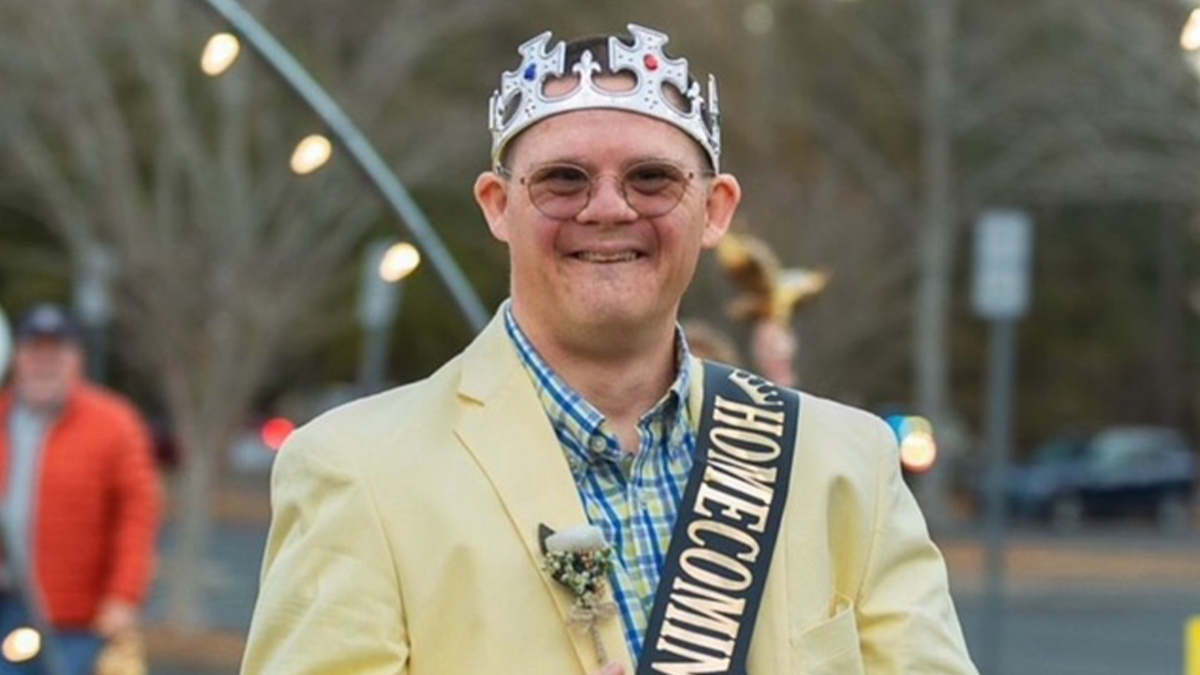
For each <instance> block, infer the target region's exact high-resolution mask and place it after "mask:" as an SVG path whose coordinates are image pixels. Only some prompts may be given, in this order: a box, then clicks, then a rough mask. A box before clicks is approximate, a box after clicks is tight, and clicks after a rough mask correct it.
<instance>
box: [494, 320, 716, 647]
mask: <svg viewBox="0 0 1200 675" xmlns="http://www.w3.org/2000/svg"><path fill="white" fill-rule="evenodd" d="M504 322H505V326H506V327H507V328H508V334H509V336H510V337H511V338H512V341H513V343H514V344H515V345H516V347H517V352H518V353H519V354H520V355H521V362H522V363H523V364H524V366H525V369H526V371H528V373H529V376H530V378H531V379H532V380H533V384H534V387H535V388H536V389H537V393H538V397H539V398H540V399H541V401H542V405H543V406H544V407H545V409H546V415H547V416H549V418H550V423H551V424H552V426H553V427H554V432H555V434H557V435H558V441H559V443H561V444H562V448H563V452H564V453H566V456H567V463H568V464H569V465H570V467H571V473H572V474H573V475H574V477H575V485H576V486H577V487H578V488H579V496H580V497H581V498H582V499H583V507H584V511H585V512H586V513H587V516H588V520H589V521H591V523H592V524H593V525H596V526H597V527H599V528H600V529H601V530H603V531H604V537H605V540H606V541H608V542H609V543H610V544H612V545H613V548H614V549H615V552H616V565H615V566H614V568H615V569H614V572H613V577H612V583H613V595H614V597H615V599H616V602H617V607H618V608H619V610H620V612H621V619H622V622H623V624H624V626H625V641H626V642H627V643H628V645H629V651H630V652H631V654H632V655H633V658H634V660H635V661H636V660H637V658H638V656H639V655H640V654H641V651H642V641H643V640H644V639H645V633H646V624H647V623H648V622H649V619H650V612H651V610H652V609H653V608H654V596H655V592H656V591H657V590H658V580H659V577H660V576H661V574H662V568H663V563H664V561H665V560H666V556H667V547H668V545H669V544H670V541H671V530H672V529H673V528H674V527H675V516H676V514H677V513H678V508H679V501H680V499H681V498H682V497H683V491H684V488H685V487H686V486H687V479H688V475H689V473H690V472H691V470H692V463H693V459H694V455H695V450H696V434H695V432H694V431H693V429H692V425H691V421H690V420H689V414H688V395H689V394H688V392H689V388H690V387H689V384H690V382H691V378H692V372H691V370H692V369H691V359H690V352H689V350H688V346H687V340H686V339H684V337H683V332H682V331H678V332H677V335H678V336H679V337H678V343H677V345H678V346H677V348H676V349H677V352H676V363H677V364H678V370H679V375H678V376H677V377H676V378H675V382H674V384H672V385H671V389H670V391H668V392H667V394H666V396H664V397H663V398H662V400H660V401H659V402H658V404H657V405H655V406H654V408H652V409H651V410H650V411H649V412H647V413H646V414H645V415H643V416H642V418H641V420H639V421H638V429H639V431H640V432H641V433H640V436H641V444H640V446H639V447H638V448H637V452H633V453H630V452H623V451H622V449H621V447H620V444H619V442H618V440H617V437H616V435H615V434H614V433H613V430H612V428H611V427H610V425H609V424H608V422H607V421H605V418H604V415H603V414H602V413H601V412H600V411H599V410H597V409H596V408H595V406H593V405H592V404H591V403H588V402H587V401H586V400H584V398H583V397H582V396H581V395H580V394H579V393H578V392H576V391H575V390H574V389H572V388H571V387H570V386H569V385H568V384H567V383H566V382H564V381H563V380H562V379H561V378H560V377H559V376H558V375H557V374H555V372H554V371H553V370H552V369H551V368H550V366H549V365H548V364H547V363H546V362H545V361H544V360H543V359H542V357H541V356H540V355H539V354H538V352H537V349H536V348H534V346H533V344H532V343H530V342H529V339H528V338H527V337H526V336H525V334H524V333H523V332H521V328H520V327H519V326H518V325H517V321H516V319H515V318H514V317H513V313H512V308H511V307H508V308H506V309H505V312H504Z"/></svg>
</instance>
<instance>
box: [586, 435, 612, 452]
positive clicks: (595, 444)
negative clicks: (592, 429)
mask: <svg viewBox="0 0 1200 675" xmlns="http://www.w3.org/2000/svg"><path fill="white" fill-rule="evenodd" d="M588 447H589V448H591V450H592V452H594V453H596V454H597V455H599V454H600V453H602V452H604V451H605V450H607V449H608V441H606V440H604V437H603V436H592V439H591V440H590V441H588Z"/></svg>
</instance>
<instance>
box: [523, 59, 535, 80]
mask: <svg viewBox="0 0 1200 675" xmlns="http://www.w3.org/2000/svg"><path fill="white" fill-rule="evenodd" d="M535 78H537V64H536V63H531V64H529V67H528V68H526V69H525V81H526V82H533V80H534V79H535Z"/></svg>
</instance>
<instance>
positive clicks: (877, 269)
mask: <svg viewBox="0 0 1200 675" xmlns="http://www.w3.org/2000/svg"><path fill="white" fill-rule="evenodd" d="M242 4H243V5H244V7H245V8H246V9H247V10H249V11H250V12H251V13H252V14H253V15H254V16H255V17H257V19H258V20H259V21H261V23H262V24H263V25H264V26H265V28H266V29H267V30H268V31H269V32H270V33H271V34H273V35H274V37H275V38H276V39H277V40H278V41H279V42H280V43H281V44H282V45H283V46H284V47H285V48H286V49H287V50H289V51H291V52H292V53H293V54H294V56H295V57H296V59H297V60H298V61H299V62H300V63H301V64H303V66H304V68H306V69H307V71H308V72H309V73H310V74H311V76H312V78H314V79H315V81H316V82H318V83H319V84H320V85H321V86H322V87H324V88H325V90H327V92H328V94H329V95H330V96H331V98H332V99H333V100H334V101H336V102H337V104H338V105H339V106H341V109H342V110H344V112H345V114H346V116H347V117H348V118H349V119H350V120H352V121H353V123H354V124H356V125H357V127H358V128H359V129H360V130H361V131H362V133H363V135H364V136H365V138H366V139H367V140H369V142H370V144H372V145H373V146H374V148H375V150H377V151H378V153H379V155H380V156H381V157H382V158H383V160H384V162H385V164H386V166H387V167H388V168H390V169H391V171H392V172H394V174H395V177H396V178H397V179H398V180H399V182H400V184H402V185H403V186H404V187H405V188H406V189H407V190H408V191H409V193H410V194H411V196H412V198H413V199H414V200H415V203H416V204H418V205H419V208H420V209H421V211H422V212H423V213H424V215H425V216H426V217H427V218H428V221H429V223H430V224H431V226H432V230H433V231H434V232H435V233H436V235H437V237H438V238H439V239H440V241H442V242H444V243H445V246H446V248H447V250H448V252H449V254H450V256H452V258H453V260H454V261H456V263H457V265H458V266H459V267H460V268H461V270H462V272H463V274H464V275H465V277H464V278H465V280H466V282H467V283H468V284H469V286H470V288H471V289H472V292H473V293H474V294H476V295H477V296H478V298H479V300H480V301H481V302H482V305H483V306H484V307H486V309H487V311H488V312H490V311H492V310H493V309H494V308H495V307H496V306H497V305H498V304H499V302H500V301H501V300H502V299H503V298H504V297H505V296H506V294H507V265H506V252H505V250H504V248H503V247H502V246H500V245H499V244H497V243H496V242H494V241H493V240H492V239H491V237H490V236H489V234H488V232H487V230H486V226H485V224H484V222H483V219H482V217H481V215H480V214H479V212H478V211H477V209H476V207H475V205H474V203H473V200H472V198H471V191H470V186H471V184H472V181H473V180H474V177H475V175H476V174H477V173H478V172H479V171H481V170H483V169H486V168H487V163H488V149H489V147H490V146H489V136H488V133H487V129H486V103H487V97H488V96H489V95H490V93H491V91H492V89H494V88H495V87H496V86H497V85H498V83H499V74H500V72H501V71H502V70H505V69H510V68H515V67H516V65H517V58H516V51H515V47H516V45H518V44H519V43H520V42H522V41H524V40H525V39H527V38H529V37H531V36H532V35H535V34H536V33H538V32H540V31H542V30H546V29H550V30H553V31H554V33H555V34H556V36H578V35H582V34H589V33H596V32H610V31H617V30H621V29H623V27H624V25H625V24H626V23H627V22H629V21H636V22H639V23H644V24H647V25H649V26H653V27H656V28H659V29H661V30H664V31H666V32H667V33H669V34H670V36H671V43H670V44H669V45H668V47H667V49H668V52H670V53H673V54H678V55H686V56H687V57H688V58H689V60H690V62H691V66H692V68H693V72H700V73H708V72H712V73H715V74H716V75H717V77H718V79H719V82H720V86H721V99H720V100H721V112H722V116H723V122H724V124H723V126H724V140H725V146H726V148H725V160H724V161H725V168H726V169H727V170H729V171H731V172H733V173H735V174H736V175H738V177H739V178H740V179H741V181H742V185H743V187H744V188H745V190H746V195H745V201H744V206H743V210H742V212H741V213H742V220H741V222H740V223H739V229H740V232H741V233H742V234H744V235H747V236H750V237H753V238H755V239H756V240H758V241H760V242H762V243H763V244H764V245H765V247H767V248H768V249H769V250H770V251H771V253H772V254H773V256H774V257H775V259H776V261H775V262H776V263H777V265H778V266H781V267H782V268H785V270H809V271H813V272H814V273H818V274H820V275H821V276H822V279H823V283H822V286H821V288H820V289H819V293H817V292H816V291H814V292H813V293H812V294H810V295H806V296H805V297H804V298H803V300H800V301H798V302H797V303H796V304H797V305H799V307H798V310H796V311H795V312H794V313H789V314H787V317H786V321H785V326H786V328H787V330H788V331H789V333H790V334H791V336H792V337H793V339H794V340H795V341H796V345H797V349H796V352H795V356H794V359H790V363H789V366H790V367H791V369H792V372H793V373H794V375H795V377H796V379H797V381H798V382H799V384H800V386H802V387H803V388H804V389H806V390H808V391H811V392H814V393H816V394H819V395H822V396H828V397H832V398H836V399H840V400H843V401H847V402H850V403H853V404H856V405H859V406H863V407H866V408H868V409H870V410H873V411H875V412H876V413H878V414H880V415H883V416H885V417H888V418H889V420H890V421H892V422H893V424H894V427H895V428H896V430H897V436H898V439H899V440H900V441H901V442H903V443H904V445H905V448H906V461H907V466H908V467H909V471H908V474H907V477H908V478H909V480H910V481H911V484H912V486H913V487H914V490H915V491H916V492H917V494H918V496H919V498H920V500H921V501H922V503H923V505H924V507H925V509H926V512H927V514H928V517H929V520H930V523H931V527H932V528H933V531H934V534H935V538H937V539H938V541H939V543H941V544H942V546H943V547H944V549H945V551H946V554H947V558H948V562H949V563H950V572H951V581H952V584H953V585H954V587H955V589H956V592H957V597H958V600H959V606H960V613H961V614H962V618H963V621H964V624H965V626H966V629H967V633H968V639H969V641H970V642H971V645H972V647H973V649H974V650H975V651H976V653H977V655H979V658H980V661H981V663H980V665H981V669H982V670H984V675H1000V674H1001V673H1014V674H1015V673H1039V674H1046V675H1068V674H1075V673H1089V675H1142V674H1158V673H1163V674H1177V673H1180V672H1184V667H1185V653H1186V650H1187V644H1186V643H1187V640H1186V639H1185V624H1186V622H1187V620H1188V618H1189V617H1191V616H1193V615H1200V531H1198V529H1197V528H1198V527H1200V518H1198V517H1197V516H1198V509H1197V497H1196V491H1195V490H1194V484H1195V480H1196V468H1195V466H1196V450H1195V447H1196V444H1197V442H1198V441H1200V414H1198V413H1200V349H1198V348H1197V347H1198V346H1200V345H1198V340H1200V320H1198V319H1200V316H1198V313H1200V266H1198V265H1197V262H1198V260H1200V220H1198V219H1197V214H1198V211H1197V206H1198V205H1200V57H1197V56H1196V55H1195V54H1194V50H1197V49H1200V19H1191V18H1190V17H1192V12H1193V9H1194V6H1195V5H1194V4H1193V3H1192V2H1190V1H1184V0H1137V2H1129V1H1128V0H1005V1H1004V2H996V1H994V0H886V1H885V0H676V1H674V2H644V1H642V2H632V1H626V0H611V1H609V2H604V3H587V4H583V3H566V2H556V1H550V0H543V1H538V0H526V1H522V2H517V1H516V0H488V1H487V2H476V1H471V0H436V1H435V0H391V1H389V2H382V1H379V0H341V1H340V2H333V1H331V0H289V1H288V2H275V1H271V0H244V2H243V3H242ZM222 32H226V33H230V35H228V36H226V37H224V38H218V39H217V40H215V41H214V40H213V36H214V35H215V34H218V33H222ZM238 38H244V36H241V35H238V31H236V30H233V28H232V27H231V25H230V24H229V23H228V22H227V21H226V20H224V19H222V18H221V17H220V16H219V15H218V14H217V13H215V12H213V11H211V9H210V7H209V6H208V4H207V3H206V2H204V1H202V0H40V1H38V2H26V1H21V0H3V2H0V148H3V152H0V308H3V310H4V311H5V312H6V313H7V314H8V316H9V317H13V316H16V315H17V314H19V313H20V312H21V311H22V310H23V309H24V308H27V307H29V306H31V305H32V304H33V303H35V302H38V301H44V300H54V301H59V302H63V303H66V304H69V305H71V306H73V307H74V309H75V311H76V314H77V316H78V318H79V319H80V320H81V322H82V323H83V325H84V327H85V329H86V334H87V345H88V348H89V372H90V373H91V374H92V376H93V378H94V379H96V380H98V381H100V382H103V383H104V384H106V385H107V386H110V387H112V388H114V389H117V390H118V391H121V392H123V393H125V394H127V395H129V396H131V397H133V398H134V400H136V401H137V402H138V404H139V405H140V406H141V408H142V410H143V412H144V413H145V414H146V416H147V417H148V419H150V420H151V421H152V422H153V424H154V427H155V430H156V433H157V434H158V450H159V459H160V461H161V464H162V467H163V470H164V472H166V475H167V476H168V477H169V499H170V506H171V511H170V524H169V527H168V529H167V531H166V533H165V535H164V537H163V540H162V549H163V553H164V556H165V562H164V565H163V568H162V573H161V575H160V580H159V582H158V587H157V590H156V594H155V597H154V600H153V602H152V604H151V608H150V613H149V626H148V630H147V645H148V648H149V653H150V658H151V665H152V668H151V670H152V672H159V673H164V674H167V675H170V674H172V673H175V674H178V675H185V674H188V673H232V672H235V671H236V669H237V663H238V659H239V657H240V650H241V645H242V642H241V640H242V638H243V637H244V633H245V629H246V626H247V625H248V622H249V616H250V611H251V609H252V605H253V599H254V594H255V589H256V577H257V574H258V566H259V563H260V560H261V548H262V543H263V538H264V536H265V532H266V523H267V519H268V518H269V507H268V504H267V500H266V486H267V475H268V471H269V468H270V464H271V461H272V457H273V452H274V450H273V448H277V447H278V446H279V444H280V442H281V440H282V438H284V437H286V434H287V433H288V431H289V429H290V428H291V426H292V425H294V424H301V423H303V422H305V421H307V420H308V419H311V418H312V417H313V416H314V415H316V414H318V413H319V412H320V411H322V410H324V409H327V408H328V407H330V406H332V405H335V404H337V403H339V402H341V401H344V400H347V399H348V398H350V397H352V396H354V395H357V394H359V393H362V392H366V391H373V390H377V389H379V388H381V387H383V386H389V385H392V384H398V383H404V382H409V381H412V380H414V379H418V378H420V377H423V376H425V375H427V374H429V373H430V372H432V371H433V370H434V369H435V368H436V367H437V366H438V365H440V364H441V363H442V362H444V361H445V360H446V359H448V358H449V357H451V356H452V355H453V354H455V353H456V352H457V351H458V350H460V349H461V348H462V347H463V346H465V345H466V344H467V342H468V341H469V340H470V339H471V337H472V336H473V335H474V333H475V330H476V328H477V326H476V325H475V324H474V323H473V321H472V320H471V319H470V318H469V315H468V314H465V313H464V312H462V311H460V305H459V303H458V302H457V300H456V299H455V298H454V297H453V296H452V294H451V293H450V292H449V290H448V289H447V286H446V285H445V284H443V283H442V281H441V279H440V275H439V274H438V273H435V270H434V267H433V266H431V265H430V264H428V260H427V258H423V257H422V256H423V255H424V254H425V253H426V251H425V250H423V247H422V246H419V245H418V246H416V247H415V248H411V249H408V248H405V249H392V248H391V247H392V246H393V245H394V244H397V243H400V242H406V243H410V242H413V241H414V237H413V236H412V230H411V223H410V222H406V220H405V219H404V218H401V217H399V216H398V215H397V214H396V212H395V211H394V210H393V209H392V208H390V207H389V203H388V201H387V200H386V199H384V198H383V197H381V195H380V192H379V190H378V189H376V187H374V186H373V185H372V183H371V181H369V180H368V179H367V178H366V176H365V175H364V173H363V172H362V171H361V170H360V169H359V168H358V167H357V166H356V165H355V163H354V162H353V161H351V157H350V153H348V152H347V150H346V147H345V145H344V144H343V143H341V142H340V141H339V139H338V138H336V135H335V134H332V133H331V130H330V129H329V128H328V125H327V124H326V123H325V122H323V121H322V118H321V117H320V116H319V115H318V114H317V113H316V112H315V111H314V110H313V108H312V107H311V106H310V105H308V104H307V103H306V102H305V100H304V99H303V98H302V97H301V96H299V95H298V94H297V92H296V91H295V90H294V89H293V88H292V87H291V86H289V84H288V83H287V82H285V81H284V79H282V78H281V77H280V76H279V75H278V74H277V72H276V71H274V70H273V69H272V68H271V67H270V66H269V65H268V64H267V63H266V62H265V61H264V60H263V59H262V58H260V57H259V56H258V55H257V54H255V53H253V52H252V51H251V49H250V46H249V45H247V44H246V43H245V41H244V39H242V40H240V41H239V40H238ZM239 47H240V50H241V51H240V53H239V52H238V51H237V49H238V48H239ZM202 55H205V60H204V63H203V64H202V61H201V57H202ZM202 65H203V67H202ZM206 71H207V72H206ZM313 135H319V136H318V137H316V138H314V137H312V136H313ZM996 209H1004V211H1002V212H997V211H996ZM997 213H999V214H1001V216H1003V217H1002V218H1000V219H1001V220H1004V221H1005V222H1010V221H1013V220H1015V221H1018V222H1021V223H1025V225H1023V226H1021V227H1018V228H1016V231H1018V232H1023V233H1024V234H1019V235H1014V236H1016V239H1014V240H1013V241H1016V243H1015V244H1012V245H1011V246H1009V248H1007V249H1005V250H1006V251H1008V257H1007V258H1005V255H1001V256H1000V258H1001V259H1002V260H1001V262H1000V263H998V264H1000V265H1001V266H1002V267H1003V266H1004V265H1008V266H1009V267H1010V268H1011V269H1010V270H1009V272H1004V271H1003V270H1001V272H1000V275H1001V277H1003V275H1004V274H1006V273H1011V274H1013V275H1015V276H1014V277H1013V278H1014V279H1016V281H1013V282H1011V283H1009V282H1004V281H1003V279H1001V282H999V283H1000V286H1001V287H1002V288H1001V291H998V292H1000V293H1001V294H1003V293H1004V292H1007V291H1004V288H1008V289H1009V291H1011V290H1012V284H1016V286H1017V287H1018V288H1017V295H1018V296H1019V298H1018V299H1017V300H1016V304H1015V305H1013V306H1011V307H1009V308H1008V309H1007V310H1003V311H1000V312H999V313H998V314H997V313H996V312H989V310H988V309H987V306H986V305H987V303H986V301H984V302H983V305H982V306H981V304H980V303H981V301H980V300H979V297H978V295H979V294H980V293H984V294H985V295H986V294H987V291H980V290H979V287H980V286H979V285H980V284H981V283H982V284H983V285H984V286H986V285H987V282H986V281H983V282H981V281H979V279H980V274H981V272H980V269H981V267H982V266H983V265H984V262H983V261H984V259H985V258H987V256H988V253H987V251H986V250H984V249H986V248H987V247H986V246H985V247H980V249H979V250H977V228H978V227H981V223H984V222H986V221H987V220H988V219H989V214H990V215H991V216H996V214H997ZM1022 237H1023V238H1022ZM989 241H991V240H989ZM995 241H1000V242H1001V243H999V244H996V243H995V242H994V241H993V244H991V246H992V247H993V248H995V247H997V246H999V247H1001V248H1003V247H1004V246H1006V244H1004V243H1003V242H1004V241H1007V240H1005V239H1004V238H1003V237H1001V238H1000V239H999V240H995ZM388 251H391V252H390V253H388ZM1014 251H1016V252H1015V253H1014ZM1022 252H1023V253H1024V254H1022ZM1002 253H1003V252H1002ZM385 259H386V261H385ZM1005 261H1007V262H1005ZM381 265H382V269H381ZM984 276H985V277H986V274H984ZM385 277H386V278H385ZM1005 283H1009V285H1008V286H1005ZM742 292H743V291H742V290H740V288H739V285H738V279H737V278H736V276H735V275H732V274H731V273H730V271H729V267H728V265H725V264H722V262H721V261H720V260H718V259H717V257H716V256H713V257H710V258H706V260H705V261H704V262H703V264H702V266H701V269H700V270H699V272H698V276H697V280H696V283H695V284H694V286H693V289H692V291H691V293H690V295H689V297H688V298H687V299H686V301H685V306H684V315H685V317H687V318H688V320H690V321H698V322H703V323H705V324H707V326H708V328H710V329H712V330H713V331H714V332H715V333H717V334H718V336H724V337H725V338H726V339H727V340H728V343H729V345H728V346H729V347H731V348H732V350H733V351H732V352H730V355H729V358H734V359H739V360H741V361H742V362H744V363H747V364H754V363H756V362H757V359H756V355H755V349H756V347H755V339H754V336H755V334H756V333H755V326H754V323H753V322H752V321H749V320H746V317H745V316H744V314H738V312H736V311H734V310H733V309H732V307H733V306H734V305H736V304H737V301H738V297H739V294H740V293H742ZM1010 385H1011V386H1010ZM1006 402H1010V403H1011V405H1006ZM1010 464H1011V466H1010ZM1198 648H1200V647H1198ZM1195 658H1196V661H1195V662H1194V663H1193V664H1192V665H1191V666H1190V667H1191V668H1193V669H1194V670H1190V671H1188V673H1189V675H1192V674H1193V673H1196V672H1200V655H1198V656H1197V657H1195Z"/></svg>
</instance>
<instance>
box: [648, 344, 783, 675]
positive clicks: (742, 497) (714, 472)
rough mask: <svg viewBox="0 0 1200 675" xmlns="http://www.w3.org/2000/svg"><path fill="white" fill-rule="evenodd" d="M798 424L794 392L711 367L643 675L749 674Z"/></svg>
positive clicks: (652, 618) (652, 620)
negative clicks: (748, 662)
mask: <svg viewBox="0 0 1200 675" xmlns="http://www.w3.org/2000/svg"><path fill="white" fill-rule="evenodd" d="M799 415H800V395H799V394H798V393H797V392H795V391H792V390H790V389H785V388H783V387H779V386H777V385H775V384H772V383H771V382H768V381H767V380H764V379H762V378H760V377H758V376H756V375H751V374H750V373H747V372H745V371H742V370H735V369H733V368H730V367H729V366H724V365H721V364H718V363H709V362H705V364H704V406H703V412H702V414H701V418H700V428H699V430H698V434H697V437H696V464H695V466H694V467H693V469H692V473H691V476H690V478H689V479H688V485H687V490H686V491H685V492H684V494H683V500H682V501H681V502H680V504H679V519H678V521H677V522H676V523H675V529H674V530H673V532H672V535H671V546H670V549H669V550H668V551H667V561H666V566H665V567H664V569H663V574H662V580H661V581H660V582H659V585H658V594H657V596H656V597H655V601H654V611H653V612H652V613H651V614H650V623H649V626H648V627H647V631H646V640H645V644H644V645H643V647H642V654H641V657H640V658H639V660H638V669H637V673H638V675H655V674H661V675H692V674H699V673H704V674H706V675H707V674H709V673H731V674H735V675H741V674H743V673H745V672H746V656H747V654H748V653H749V650H750V638H751V636H752V635H753V633H754V623H755V616H756V615H757V614H758V607H759V605H760V604H762V596H763V588H764V587H765V586H766V581H767V570H768V568H770V566H771V553H772V552H773V551H774V550H775V539H776V537H777V536H778V534H779V522H780V520H781V519H782V518H783V507H784V504H786V503H787V492H788V484H789V482H790V479H791V475H792V455H793V452H792V450H793V448H794V447H795V445H796V427H797V423H798V421H799Z"/></svg>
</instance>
